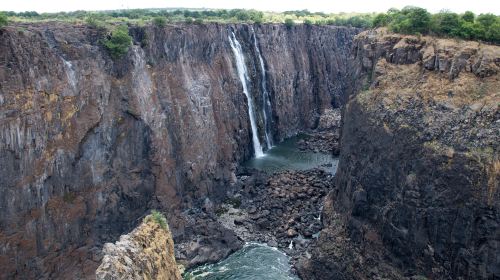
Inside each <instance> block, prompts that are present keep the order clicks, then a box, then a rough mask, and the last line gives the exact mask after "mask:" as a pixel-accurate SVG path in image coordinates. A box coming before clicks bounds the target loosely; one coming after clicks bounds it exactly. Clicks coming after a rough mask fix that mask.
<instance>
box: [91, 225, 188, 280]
mask: <svg viewBox="0 0 500 280" xmlns="http://www.w3.org/2000/svg"><path fill="white" fill-rule="evenodd" d="M150 217H151V216H150ZM103 255H104V256H103V258H102V263H101V264H100V265H99V267H98V268H97V270H96V274H95V276H96V279H97V280H112V279H137V280H140V279H157V280H181V279H182V278H181V273H180V271H179V268H178V267H177V263H176V262H175V256H174V241H173V240H172V235H171V233H170V230H169V229H168V226H167V227H162V226H161V225H160V224H159V223H158V222H156V221H155V220H153V219H152V218H151V219H149V220H145V221H144V222H143V223H141V224H140V225H139V226H138V227H137V228H135V229H134V230H133V231H132V232H130V233H128V234H125V235H122V236H120V240H119V241H117V242H115V243H106V244H105V245H104V249H103Z"/></svg>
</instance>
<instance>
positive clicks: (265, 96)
mask: <svg viewBox="0 0 500 280" xmlns="http://www.w3.org/2000/svg"><path fill="white" fill-rule="evenodd" d="M251 29H252V33H253V44H254V46H255V52H256V53H257V55H258V56H259V62H260V72H261V74H262V82H261V86H262V115H263V116H264V132H265V135H266V144H267V149H270V148H271V147H272V146H273V139H272V136H271V123H270V121H268V120H269V117H268V114H270V113H271V112H272V111H271V101H270V100H269V93H268V92H267V87H266V81H267V80H266V68H265V67H264V60H263V59H262V55H261V54H260V49H259V45H258V43H257V34H255V30H254V29H253V27H251Z"/></svg>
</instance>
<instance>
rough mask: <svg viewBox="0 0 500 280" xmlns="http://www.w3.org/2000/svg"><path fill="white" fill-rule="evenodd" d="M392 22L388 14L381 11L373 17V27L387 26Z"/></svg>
mask: <svg viewBox="0 0 500 280" xmlns="http://www.w3.org/2000/svg"><path fill="white" fill-rule="evenodd" d="M389 22H390V17H389V15H387V14H384V13H380V14H378V15H376V16H375V18H373V21H372V26H373V27H382V26H387V25H388V24H389Z"/></svg>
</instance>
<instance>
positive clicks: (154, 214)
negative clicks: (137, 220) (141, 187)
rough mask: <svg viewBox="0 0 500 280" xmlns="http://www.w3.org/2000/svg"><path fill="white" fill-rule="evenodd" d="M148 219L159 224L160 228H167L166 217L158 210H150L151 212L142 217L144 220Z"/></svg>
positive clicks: (147, 220)
mask: <svg viewBox="0 0 500 280" xmlns="http://www.w3.org/2000/svg"><path fill="white" fill-rule="evenodd" d="M149 221H153V222H155V223H157V224H159V225H160V227H161V228H162V229H168V224H167V218H165V215H163V214H162V213H160V212H158V211H157V210H152V211H151V214H149V215H147V216H146V218H144V222H146V223H147V222H149Z"/></svg>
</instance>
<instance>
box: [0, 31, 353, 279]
mask: <svg viewBox="0 0 500 280" xmlns="http://www.w3.org/2000/svg"><path fill="white" fill-rule="evenodd" d="M232 31H234V33H235V34H236V37H237V38H238V40H239V41H240V43H241V44H242V48H243V51H244V53H245V56H246V57H245V61H246V63H247V68H248V71H249V76H250V80H251V81H250V82H249V91H250V92H251V94H252V95H253V96H254V98H255V100H256V104H257V105H256V106H257V107H258V110H257V112H261V111H262V110H261V108H259V106H260V105H259V104H262V94H261V93H262V81H261V79H262V77H263V75H261V74H262V73H261V68H260V64H259V60H258V57H257V56H256V49H255V42H254V40H253V39H254V37H255V36H256V38H257V39H258V40H257V46H258V47H259V48H260V53H261V54H262V57H263V60H264V63H265V70H266V77H267V81H265V83H264V84H265V86H266V87H267V91H268V92H269V95H270V99H271V104H272V114H271V115H272V120H271V122H272V128H273V130H272V134H273V137H274V139H275V140H276V141H278V140H279V139H282V138H284V137H286V136H287V135H292V134H295V133H297V132H298V131H300V130H303V129H307V128H314V127H315V126H317V123H318V118H319V113H320V112H322V111H323V109H325V108H330V107H331V105H332V104H335V105H339V103H340V102H341V98H340V96H341V95H342V94H343V92H345V91H347V90H349V88H350V85H351V83H350V82H348V77H350V72H351V71H352V70H353V68H352V67H350V61H351V60H350V50H351V47H352V40H353V36H354V35H355V34H357V33H358V30H356V29H352V28H342V27H328V26H321V27H320V26H294V27H293V28H286V27H285V26H283V25H273V24H269V25H256V26H254V28H253V29H252V28H250V26H249V25H226V24H215V23H214V24H204V25H185V24H178V25H167V26H165V27H164V28H158V27H154V26H146V27H134V26H132V27H130V34H131V35H132V37H133V46H131V47H130V49H129V51H128V53H127V54H126V55H125V56H124V57H123V58H121V59H118V60H116V61H113V60H112V59H111V58H110V57H109V55H108V53H107V52H106V51H105V50H104V49H103V47H102V45H101V44H100V43H99V41H100V40H101V39H102V38H104V37H105V36H107V35H106V34H105V32H104V31H102V30H100V29H95V28H91V27H88V26H86V25H72V24H66V23H56V22H52V23H36V24H21V23H16V24H13V25H9V26H7V27H5V28H3V29H2V31H0V209H1V211H0V251H1V255H0V267H1V268H2V269H0V278H23V277H24V278H38V279H47V278H50V279H57V278H64V279H79V278H86V277H87V276H88V275H94V271H95V268H96V267H97V266H98V264H99V261H100V253H99V252H100V250H101V248H102V246H103V244H104V243H105V242H110V241H114V240H116V239H117V237H118V236H119V235H120V234H123V233H124V232H128V231H130V230H131V229H132V228H133V227H134V226H136V225H137V222H136V221H137V219H138V218H139V217H141V216H142V215H143V214H144V213H145V212H146V211H147V209H151V208H156V209H163V210H165V211H166V213H167V214H168V219H169V223H170V226H171V228H172V232H173V234H174V238H175V237H176V236H183V234H184V227H185V225H186V224H187V223H188V222H187V221H185V220H183V219H184V218H183V214H182V212H183V211H184V210H185V209H189V208H191V207H201V206H202V204H203V201H204V200H205V198H207V197H209V198H210V199H211V200H213V201H216V200H218V199H219V200H220V199H221V198H222V197H224V195H225V193H226V191H227V188H228V186H230V183H231V181H232V180H233V178H234V171H235V169H236V165H237V163H238V162H240V161H242V160H244V159H246V158H248V157H250V156H251V155H253V151H252V145H251V141H250V139H251V133H250V129H249V121H248V112H247V111H246V110H247V105H246V102H247V101H246V98H245V96H244V94H243V92H242V88H241V83H240V80H239V78H238V75H237V72H236V66H235V61H234V57H233V54H232V52H231V49H230V45H229V40H228V36H229V34H231V32H232ZM325 58H327V59H325ZM257 119H258V121H257V123H258V126H259V127H260V129H259V131H260V132H263V131H264V130H263V129H262V126H263V124H262V116H261V114H260V113H258V116H257ZM259 137H261V140H262V138H263V135H259ZM261 142H264V141H261Z"/></svg>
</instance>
